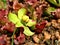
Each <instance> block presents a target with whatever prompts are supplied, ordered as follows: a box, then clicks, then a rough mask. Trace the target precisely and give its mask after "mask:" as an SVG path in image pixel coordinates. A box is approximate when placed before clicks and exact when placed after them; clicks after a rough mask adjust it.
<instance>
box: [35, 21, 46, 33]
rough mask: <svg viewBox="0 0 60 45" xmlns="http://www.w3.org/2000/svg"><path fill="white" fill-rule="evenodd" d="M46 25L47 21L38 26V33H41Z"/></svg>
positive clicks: (36, 30)
mask: <svg viewBox="0 0 60 45" xmlns="http://www.w3.org/2000/svg"><path fill="white" fill-rule="evenodd" d="M45 25H46V21H43V22H41V23H40V24H36V29H35V32H36V33H41V32H42V31H43V29H44V27H45Z"/></svg>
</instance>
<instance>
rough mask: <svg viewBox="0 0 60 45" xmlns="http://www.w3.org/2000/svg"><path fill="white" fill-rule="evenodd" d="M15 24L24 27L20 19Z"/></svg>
mask: <svg viewBox="0 0 60 45" xmlns="http://www.w3.org/2000/svg"><path fill="white" fill-rule="evenodd" d="M15 26H16V27H24V25H23V24H22V23H21V22H20V21H19V22H17V23H16V25H15Z"/></svg>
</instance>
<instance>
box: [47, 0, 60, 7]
mask: <svg viewBox="0 0 60 45" xmlns="http://www.w3.org/2000/svg"><path fill="white" fill-rule="evenodd" d="M47 1H48V2H50V3H51V4H53V5H55V6H57V7H60V4H59V3H57V0H47ZM58 2H60V1H58Z"/></svg>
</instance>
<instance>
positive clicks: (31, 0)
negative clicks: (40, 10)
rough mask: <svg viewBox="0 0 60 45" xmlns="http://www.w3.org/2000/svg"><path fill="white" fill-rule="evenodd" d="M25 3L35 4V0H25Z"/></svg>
mask: <svg viewBox="0 0 60 45" xmlns="http://www.w3.org/2000/svg"><path fill="white" fill-rule="evenodd" d="M26 2H31V3H35V2H37V0H26Z"/></svg>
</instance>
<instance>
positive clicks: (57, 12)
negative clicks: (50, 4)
mask: <svg viewBox="0 0 60 45" xmlns="http://www.w3.org/2000/svg"><path fill="white" fill-rule="evenodd" d="M55 17H56V18H60V9H56V12H55Z"/></svg>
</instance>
